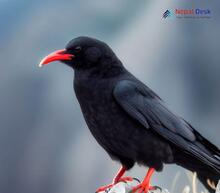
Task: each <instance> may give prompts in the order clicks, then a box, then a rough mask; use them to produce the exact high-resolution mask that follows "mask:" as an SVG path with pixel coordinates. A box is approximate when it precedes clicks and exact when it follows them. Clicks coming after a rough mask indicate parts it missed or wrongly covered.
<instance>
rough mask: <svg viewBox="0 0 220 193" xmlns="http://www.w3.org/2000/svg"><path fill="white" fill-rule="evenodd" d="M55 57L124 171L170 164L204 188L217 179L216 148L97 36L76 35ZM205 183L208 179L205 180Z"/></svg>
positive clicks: (92, 128) (96, 133)
mask: <svg viewBox="0 0 220 193" xmlns="http://www.w3.org/2000/svg"><path fill="white" fill-rule="evenodd" d="M64 53H65V54H72V56H73V58H72V59H69V60H61V61H62V62H64V63H66V64H67V65H69V66H71V67H72V68H74V71H75V77H74V90H75V93H76V96H77V99H78V101H79V104H80V106H81V109H82V113H83V116H84V118H85V120H86V123H87V125H88V127H89V129H90V131H91V133H92V134H93V136H94V137H95V138H96V140H97V141H98V143H99V144H100V145H101V146H102V147H103V148H104V149H105V150H106V151H107V152H108V154H109V155H110V156H111V157H112V158H113V159H115V160H118V161H120V162H121V164H122V165H123V166H125V167H126V169H130V168H132V166H133V165H134V163H136V162H137V163H139V164H143V165H145V166H148V167H152V168H155V169H156V170H157V171H161V170H162V169H163V165H164V164H171V163H176V164H178V165H180V166H182V167H184V168H186V169H189V170H191V171H196V172H197V175H198V178H199V179H200V180H201V182H202V183H203V184H204V185H205V186H206V187H207V189H208V190H209V191H210V192H214V190H213V189H212V188H211V187H210V183H211V184H212V182H214V184H215V185H216V184H217V181H218V179H219V178H220V151H219V149H218V148H217V147H216V146H215V145H213V144H212V143H211V142H209V141H208V140H207V139H205V138H204V137H203V136H201V135H200V134H199V133H198V132H197V131H196V130H195V129H194V128H193V127H192V126H191V125H190V124H189V123H188V122H186V121H185V120H184V119H183V118H181V117H179V116H177V115H175V114H173V113H172V112H171V111H170V110H169V109H168V108H167V107H166V106H165V104H164V102H163V101H162V100H161V99H160V97H159V96H157V95H156V94H155V93H154V92H153V91H152V90H151V89H150V88H148V87H147V86H146V85H144V84H143V83H142V82H141V81H139V80H138V79H137V78H136V77H134V76H133V75H132V74H131V73H130V72H128V71H127V70H126V69H125V68H124V66H123V65H122V63H121V61H120V60H119V59H118V58H117V56H116V55H115V54H114V53H113V51H112V50H111V48H110V47H109V46H108V45H107V44H105V43H104V42H101V41H99V40H96V39H93V38H89V37H79V38H76V39H73V40H72V41H70V42H69V43H68V45H67V46H66V49H65V51H64ZM208 181H209V182H208Z"/></svg>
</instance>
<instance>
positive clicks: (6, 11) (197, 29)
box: [0, 0, 220, 193]
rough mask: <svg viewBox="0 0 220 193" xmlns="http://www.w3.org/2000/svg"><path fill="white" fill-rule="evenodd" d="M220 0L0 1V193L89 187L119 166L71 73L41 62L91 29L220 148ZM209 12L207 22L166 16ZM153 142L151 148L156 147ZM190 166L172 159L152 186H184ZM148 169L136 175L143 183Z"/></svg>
mask: <svg viewBox="0 0 220 193" xmlns="http://www.w3.org/2000/svg"><path fill="white" fill-rule="evenodd" d="M219 6H220V2H219V1H218V0H213V1H208V0H193V1H186V0H182V1H175V0H166V1H164V0H157V1H155V0H139V1H133V0H112V1H106V0H93V1H88V0H87V1H86V0H72V1H71V0H63V1H56V0H38V1H33V0H19V1H16V0H0V27H1V30H0V59H1V62H0V192H1V193H15V192H16V193H72V192H81V193H89V192H90V193H91V192H95V189H96V188H97V187H99V186H100V185H104V184H106V183H109V182H110V181H111V179H112V177H113V175H114V174H115V172H116V171H117V169H118V168H119V164H117V163H115V162H113V161H112V160H111V159H110V158H109V157H108V155H107V154H106V153H105V152H104V150H103V149H102V148H101V147H100V146H99V145H98V144H97V143H96V141H95V139H94V138H93V137H92V136H91V134H90V132H89V130H88V128H87V126H86V124H85V121H84V120H83V117H82V113H81V111H80V108H79V105H78V102H77V100H76V97H75V94H74V92H73V89H72V81H73V71H72V70H71V69H70V68H68V67H66V66H64V65H62V64H60V63H54V64H52V65H49V66H47V67H45V68H43V69H39V68H38V66H37V65H38V63H39V61H40V59H41V58H42V57H43V56H45V55H47V54H48V53H50V52H52V51H54V50H57V49H62V48H64V46H65V44H66V43H67V42H68V41H69V40H70V39H72V38H75V37H77V36H81V35H86V36H92V37H95V38H98V39H101V40H103V41H105V42H107V43H108V44H109V45H110V46H111V47H112V48H113V50H114V51H115V52H116V54H117V55H118V56H119V58H120V59H121V60H122V62H123V63H124V64H125V66H126V67H127V68H128V69H129V70H130V71H131V72H132V73H133V74H135V75H136V76H137V77H138V78H139V79H141V80H142V81H143V82H144V83H146V84H147V85H148V86H149V87H150V88H152V89H153V90H154V91H155V92H156V93H158V94H159V95H160V96H161V98H162V99H163V100H164V101H165V102H166V103H167V106H168V107H169V108H170V109H171V110H172V111H174V112H175V113H177V114H178V115H180V116H182V117H184V118H185V119H186V120H188V121H189V122H190V123H191V124H192V125H194V127H195V128H196V129H198V131H199V132H201V133H202V134H203V135H204V136H206V137H207V138H208V139H209V140H211V141H212V142H213V143H215V144H216V145H217V146H218V147H220V140H219V135H220V118H219V117H220V116H219V115H220V86H219V85H220V76H219V74H220V53H219V50H220V39H219V34H220V25H219V21H220V10H219ZM175 8H179V9H181V8H182V9H184V8H205V9H207V8H209V9H210V10H211V13H212V14H211V18H209V19H177V18H175V17H172V16H171V17H170V18H167V19H162V15H163V13H164V12H165V11H166V10H167V9H169V10H173V9H175ZM149 148H150V147H149ZM185 172H186V171H185V170H183V169H181V168H179V167H177V166H175V165H167V166H165V168H164V171H163V172H162V173H159V174H156V175H155V176H154V177H153V182H152V184H156V185H159V186H161V187H164V188H168V189H171V186H172V181H173V179H174V178H175V176H176V175H177V174H178V176H179V179H178V180H177V187H176V188H175V191H174V192H180V190H182V189H183V187H184V186H185V185H187V184H190V183H189V181H188V179H187V177H186V174H185ZM145 173H146V168H144V167H139V166H135V167H134V168H133V169H132V171H131V172H129V174H130V175H133V176H135V177H139V178H140V179H142V178H143V177H144V175H145Z"/></svg>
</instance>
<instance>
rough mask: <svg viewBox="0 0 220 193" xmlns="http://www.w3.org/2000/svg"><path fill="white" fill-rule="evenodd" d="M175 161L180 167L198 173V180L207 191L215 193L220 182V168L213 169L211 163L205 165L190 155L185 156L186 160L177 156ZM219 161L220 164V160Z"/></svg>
mask: <svg viewBox="0 0 220 193" xmlns="http://www.w3.org/2000/svg"><path fill="white" fill-rule="evenodd" d="M182 154H183V153H181V155H182ZM217 160H218V158H216V161H217ZM175 161H176V164H177V165H180V166H182V167H184V168H186V169H188V170H190V171H192V172H196V173H197V177H198V179H199V180H200V182H201V183H202V184H203V185H204V186H205V187H206V189H207V190H208V191H209V192H210V193H215V189H216V186H217V184H218V181H219V180H220V167H219V166H216V167H215V168H213V165H212V166H210V164H209V161H207V163H204V162H203V161H201V160H199V159H196V158H195V157H193V156H191V155H189V154H186V155H184V159H183V157H182V156H176V160H175ZM218 161H219V163H220V159H219V160H218Z"/></svg>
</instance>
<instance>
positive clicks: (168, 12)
mask: <svg viewBox="0 0 220 193" xmlns="http://www.w3.org/2000/svg"><path fill="white" fill-rule="evenodd" d="M170 16H171V12H170V11H169V10H166V11H165V12H164V14H163V18H164V19H165V18H167V17H170Z"/></svg>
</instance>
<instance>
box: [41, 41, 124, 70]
mask: <svg viewBox="0 0 220 193" xmlns="http://www.w3.org/2000/svg"><path fill="white" fill-rule="evenodd" d="M57 60H59V61H61V62H63V63H65V64H67V65H68V66H70V67H72V68H73V69H81V70H86V69H91V68H109V66H114V65H116V66H117V65H118V66H119V65H121V62H120V61H119V60H118V59H117V57H116V55H115V54H114V53H113V51H112V50H111V48H110V47H109V46H108V45H107V44H106V43H104V42H102V41H100V40H97V39H94V38H90V37H78V38H75V39H73V40H71V41H70V42H69V43H68V44H67V45H66V48H65V49H63V50H58V51H56V52H53V53H52V54H50V55H48V56H46V57H45V58H44V59H43V60H42V61H41V63H40V65H39V66H43V65H45V64H48V63H50V62H52V61H57Z"/></svg>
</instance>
